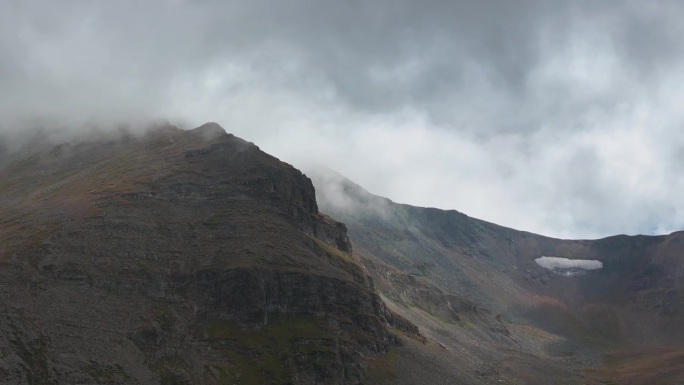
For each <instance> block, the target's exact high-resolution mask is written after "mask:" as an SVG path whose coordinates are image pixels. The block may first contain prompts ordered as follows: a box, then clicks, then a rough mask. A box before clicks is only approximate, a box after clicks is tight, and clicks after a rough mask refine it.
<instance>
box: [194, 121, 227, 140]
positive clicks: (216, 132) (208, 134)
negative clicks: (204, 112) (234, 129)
mask: <svg viewBox="0 0 684 385" xmlns="http://www.w3.org/2000/svg"><path fill="white" fill-rule="evenodd" d="M190 131H191V132H193V133H197V134H200V135H202V136H204V137H205V138H206V139H216V138H218V137H220V136H223V135H228V134H227V133H226V130H225V129H224V128H223V127H221V125H220V124H218V123H216V122H207V123H204V124H203V125H201V126H199V127H196V128H193V129H192V130H190Z"/></svg>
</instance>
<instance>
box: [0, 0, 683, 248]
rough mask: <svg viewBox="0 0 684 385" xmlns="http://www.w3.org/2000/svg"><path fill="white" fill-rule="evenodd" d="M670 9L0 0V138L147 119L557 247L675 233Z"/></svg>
mask: <svg viewBox="0 0 684 385" xmlns="http://www.w3.org/2000/svg"><path fill="white" fill-rule="evenodd" d="M682 17H684V7H683V6H682V4H680V3H679V2H675V1H672V2H669V1H659V2H636V1H607V2H593V1H591V2H590V1H573V2H569V3H561V2H548V1H533V0H525V1H516V2H504V3H502V2H499V1H444V0H429V1H427V2H425V1H421V2H419V1H412V0H408V1H399V2H396V1H388V0H369V1H352V2H337V3H334V4H333V3H330V4H327V3H326V4H323V3H320V2H314V1H311V0H287V1H283V2H276V3H273V2H265V1H261V0H256V1H250V2H238V1H221V2H217V1H202V0H200V1H186V0H179V1H172V2H168V1H156V0H155V1H149V2H144V3H141V2H134V1H131V0H123V1H116V2H104V1H83V0H66V1H62V2H60V3H59V4H57V3H55V4H50V3H45V2H38V1H14V0H10V1H6V2H3V3H2V4H0V32H1V33H0V57H2V65H1V66H0V114H1V115H2V116H3V119H2V121H1V122H0V131H1V132H4V133H8V132H16V131H20V130H23V129H25V128H26V127H34V126H43V127H50V128H52V127H55V126H56V127H61V128H60V129H59V130H67V131H68V130H72V131H73V130H74V129H75V128H78V127H86V126H93V125H98V126H106V127H110V126H111V127H117V126H118V125H119V124H120V123H121V122H129V123H131V122H132V123H133V124H134V125H144V124H146V122H149V121H154V120H157V119H167V120H169V121H171V122H172V123H174V124H178V125H181V126H185V127H188V128H189V127H194V126H198V125H199V124H201V123H203V122H206V121H209V120H213V121H217V122H219V123H220V124H221V125H222V126H223V127H224V128H225V129H226V130H227V131H228V132H232V133H235V134H236V135H238V136H241V137H244V138H245V139H247V140H250V141H254V142H256V143H257V144H259V145H260V146H261V147H262V148H263V149H265V150H266V151H269V152H271V153H273V154H275V155H277V156H279V157H281V158H283V159H284V160H286V161H289V162H291V163H295V165H298V166H301V165H305V164H307V163H308V162H311V161H316V162H318V163H323V164H326V165H328V166H329V167H332V168H334V169H337V170H339V171H340V172H342V173H343V174H344V175H345V176H347V177H349V178H350V179H352V180H354V181H355V182H357V183H359V184H360V185H362V186H364V187H365V188H368V189H369V190H370V191H372V192H374V193H376V194H378V195H382V196H387V197H389V198H391V199H393V200H395V201H400V202H406V203H411V204H415V205H421V206H436V207H440V208H445V209H450V208H453V209H457V210H459V211H462V212H464V213H467V214H469V215H472V216H475V217H479V218H483V219H486V220H489V221H492V222H496V223H500V224H503V225H507V226H511V227H516V228H520V229H524V230H530V231H534V232H539V233H542V234H546V235H553V236H560V237H598V236H604V235H610V234H614V233H660V232H668V231H672V230H676V229H681V228H684V204H682V203H679V201H680V199H678V197H679V196H681V195H682V193H684V183H682V182H681V180H682V178H680V175H682V173H683V172H684V170H683V169H682V167H684V166H683V165H684V162H682V155H681V154H682V153H684V151H682V150H683V149H684V141H683V140H680V139H678V138H679V137H680V136H681V135H679V131H680V128H681V126H682V124H683V123H684V109H682V107H681V102H680V101H681V99H682V96H683V95H682V92H683V91H682V90H681V87H676V86H674V85H677V84H681V83H682V81H683V80H684V75H682V74H681V71H679V68H681V66H682V65H683V64H684V60H683V58H682V55H681V52H684V47H683V45H684V42H683V41H682V39H681V38H680V36H682V32H684V27H683V26H682V24H681V23H680V20H681V18H682Z"/></svg>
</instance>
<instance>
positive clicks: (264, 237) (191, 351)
mask: <svg viewBox="0 0 684 385" xmlns="http://www.w3.org/2000/svg"><path fill="white" fill-rule="evenodd" d="M0 180H2V181H3V182H2V184H1V185H0V298H2V300H1V301H0V383H2V384H117V383H118V384H314V383H326V384H338V383H339V384H341V383H361V382H362V381H364V378H368V373H369V370H368V369H369V368H371V369H372V366H373V362H375V361H374V360H376V359H378V358H379V357H382V356H383V354H384V353H386V352H387V351H388V350H389V349H390V348H391V347H392V346H394V345H395V343H396V337H395V335H394V334H393V333H392V332H391V328H392V325H399V326H401V325H404V329H406V328H409V329H406V330H409V332H410V325H409V324H408V323H406V322H405V321H401V320H400V318H397V317H395V316H394V315H393V314H392V313H391V312H390V311H389V310H388V309H387V308H386V307H385V305H384V303H383V302H382V301H381V299H380V297H379V296H378V295H377V294H376V293H375V291H374V287H373V284H372V281H371V280H370V279H369V277H368V276H367V274H366V272H365V271H364V268H362V267H361V266H360V264H359V262H358V260H356V259H355V257H353V256H352V255H351V245H350V243H349V240H348V238H347V235H346V228H345V226H344V225H343V224H341V223H339V222H336V221H334V220H332V219H331V218H329V217H326V216H325V215H322V214H320V213H319V212H318V207H317V203H316V198H315V193H314V189H313V186H312V184H311V181H310V180H309V179H308V178H307V177H306V176H304V175H303V174H302V173H301V172H299V171H297V170H296V169H294V168H293V167H291V166H290V165H287V164H285V163H282V162H280V161H279V160H277V159H276V158H273V157H271V156H269V155H267V154H265V153H263V152H262V151H260V150H259V148H258V147H257V146H255V145H253V144H251V143H248V142H245V141H243V140H241V139H239V138H236V137H234V136H232V135H229V134H226V133H225V131H224V130H223V129H222V128H221V127H219V126H218V125H216V124H206V125H203V126H201V127H199V128H196V129H194V130H191V131H183V130H180V129H177V128H174V127H158V128H156V129H152V130H150V131H149V132H147V133H146V134H145V135H142V136H135V135H129V134H122V135H119V136H117V137H107V138H98V139H93V140H90V141H82V142H79V143H71V144H62V145H50V144H42V145H40V146H37V147H34V148H31V149H26V150H25V151H22V152H15V153H12V154H7V153H6V152H5V154H4V157H3V159H2V165H1V167H0Z"/></svg>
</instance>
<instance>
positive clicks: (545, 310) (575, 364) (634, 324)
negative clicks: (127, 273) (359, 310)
mask: <svg viewBox="0 0 684 385" xmlns="http://www.w3.org/2000/svg"><path fill="white" fill-rule="evenodd" d="M307 174H308V175H309V176H310V177H311V178H312V180H313V181H314V185H315V186H316V189H317V195H318V201H319V204H320V206H321V210H322V211H324V212H326V213H328V214H330V215H332V216H333V217H335V218H336V219H337V220H340V221H342V222H344V223H346V225H347V226H348V231H349V238H350V240H351V242H352V244H353V245H354V254H355V255H356V256H358V257H359V258H360V260H361V261H362V262H363V264H364V265H365V266H366V268H367V269H368V271H369V274H371V276H372V277H373V279H374V281H375V286H376V288H377V289H378V291H379V292H380V294H381V296H382V298H383V300H384V301H385V302H386V303H387V306H388V307H389V308H390V309H392V310H393V311H395V312H397V313H398V314H401V315H402V316H403V317H405V318H407V319H409V320H410V321H411V322H412V323H414V324H415V325H417V326H419V330H420V333H421V335H423V336H425V337H426V340H425V342H424V343H421V342H417V341H416V340H415V339H410V338H403V339H402V338H401V337H400V342H401V347H399V348H396V349H395V351H394V354H393V364H392V366H393V369H394V371H395V375H396V378H395V382H396V383H400V384H416V383H433V384H440V383H444V384H449V383H459V384H487V383H509V384H570V383H577V384H584V383H588V384H647V383H648V384H655V383H658V384H660V383H662V384H666V383H667V384H671V383H679V382H684V322H683V321H684V307H683V306H682V304H684V290H683V283H684V280H682V275H683V274H684V242H682V241H683V240H684V233H674V234H671V235H668V236H624V235H620V236H614V237H609V238H605V239H599V240H560V239H553V238H548V237H543V236H540V235H536V234H531V233H527V232H522V231H517V230H513V229H509V228H505V227H502V226H498V225H495V224H492V223H488V222H485V221H482V220H478V219H475V218H471V217H468V216H467V215H465V214H462V213H459V212H457V211H454V210H450V211H444V210H438V209H434V208H420V207H413V206H409V205H403V204H397V203H394V202H392V201H390V200H388V199H385V198H382V197H378V196H375V195H372V194H370V193H368V192H367V191H365V190H364V189H363V188H361V187H360V186H358V185H356V184H354V183H353V182H351V181H349V180H347V179H346V178H344V177H342V176H341V175H339V174H337V173H335V172H334V171H331V170H326V169H320V168H319V169H313V170H311V171H309V172H307ZM543 257H547V258H543ZM539 258H542V259H539ZM561 258H567V259H570V260H572V261H574V262H569V263H568V262H563V261H562V259H561ZM577 260H584V261H589V262H577ZM559 264H560V265H559ZM563 264H565V265H563ZM544 266H546V267H544ZM577 266H584V267H587V266H588V267H589V269H584V268H581V267H577ZM549 267H550V268H549ZM597 267H600V268H597Z"/></svg>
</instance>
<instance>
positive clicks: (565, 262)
mask: <svg viewBox="0 0 684 385" xmlns="http://www.w3.org/2000/svg"><path fill="white" fill-rule="evenodd" d="M534 261H535V262H537V265H539V266H541V267H543V268H545V269H548V270H551V271H553V272H554V273H556V274H560V275H565V276H567V277H571V276H574V275H584V274H586V273H587V271H588V270H597V269H601V268H603V262H601V261H599V260H596V259H568V258H560V257H545V256H542V257H540V258H537V259H535V260H534Z"/></svg>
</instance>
